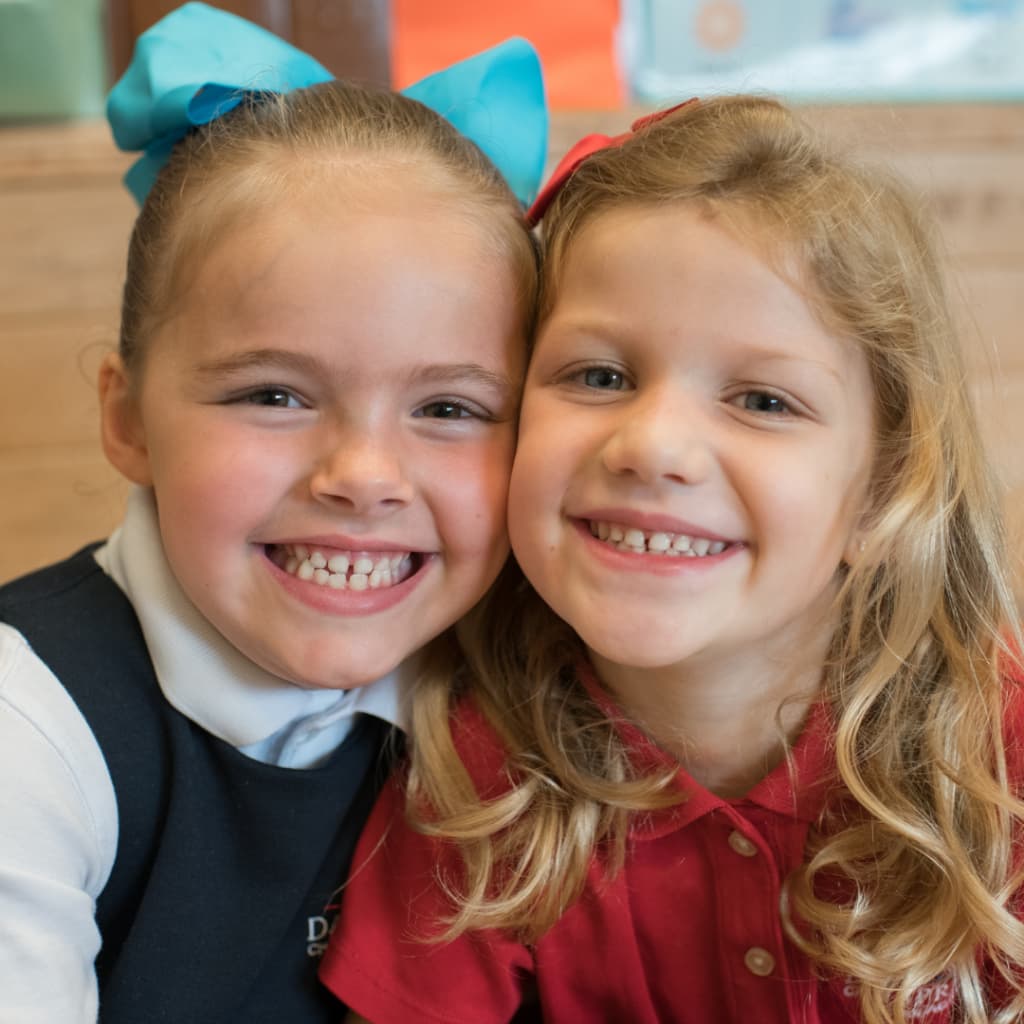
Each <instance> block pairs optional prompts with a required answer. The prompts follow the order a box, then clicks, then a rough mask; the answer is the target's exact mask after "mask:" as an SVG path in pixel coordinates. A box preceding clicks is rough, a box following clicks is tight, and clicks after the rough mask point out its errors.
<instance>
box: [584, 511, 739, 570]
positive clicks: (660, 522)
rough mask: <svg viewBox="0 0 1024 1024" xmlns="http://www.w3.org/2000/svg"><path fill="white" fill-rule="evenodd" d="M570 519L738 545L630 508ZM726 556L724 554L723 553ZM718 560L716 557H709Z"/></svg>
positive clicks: (670, 518) (706, 531)
mask: <svg viewBox="0 0 1024 1024" xmlns="http://www.w3.org/2000/svg"><path fill="white" fill-rule="evenodd" d="M569 519H570V520H571V521H572V522H573V524H574V525H577V524H579V523H584V524H586V523H587V522H595V521H596V522H605V523H616V524H618V525H619V526H628V527H632V528H633V529H635V530H646V531H648V532H661V533H685V534H686V536H687V537H704V538H706V539H707V540H710V541H721V542H722V543H723V544H737V543H738V542H737V541H736V539H735V538H734V537H726V536H725V535H724V534H721V533H716V532H715V531H714V530H709V529H707V528H706V527H704V526H697V525H695V524H694V523H689V522H686V521H685V520H683V519H676V518H675V516H666V515H663V514H660V513H655V512H641V511H638V510H637V509H629V508H596V509H590V510H589V511H586V512H579V513H576V512H574V513H572V514H571V515H569ZM723 554H724V552H723ZM709 557H711V558H716V557H717V556H716V555H711V556H709Z"/></svg>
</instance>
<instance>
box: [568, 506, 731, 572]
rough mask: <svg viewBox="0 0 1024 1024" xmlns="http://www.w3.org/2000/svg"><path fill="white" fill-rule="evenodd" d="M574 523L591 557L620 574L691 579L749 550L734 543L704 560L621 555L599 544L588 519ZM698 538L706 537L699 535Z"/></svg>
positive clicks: (623, 553)
mask: <svg viewBox="0 0 1024 1024" xmlns="http://www.w3.org/2000/svg"><path fill="white" fill-rule="evenodd" d="M610 521H613V522H617V523H623V525H630V526H632V525H634V523H633V522H628V523H626V522H623V521H622V520H621V519H615V520H610ZM662 521H663V522H664V521H665V520H664V517H662ZM677 522H678V520H677ZM570 523H571V524H572V527H573V529H574V530H575V532H576V535H577V536H578V537H579V538H580V540H581V542H582V543H583V545H584V547H585V549H586V551H587V553H588V554H589V555H590V556H591V557H593V558H594V559H596V560H597V561H598V562H600V563H601V564H602V565H605V566H607V567H608V568H610V569H614V570H615V571H617V572H644V573H649V574H650V575H652V576H674V577H677V576H691V575H693V574H694V573H699V572H709V571H711V570H712V569H715V568H717V567H718V566H720V565H721V564H722V563H723V562H725V561H727V560H728V559H730V558H732V557H733V556H734V555H736V554H738V553H739V552H740V551H743V550H745V548H746V545H745V544H738V543H732V544H731V545H730V546H729V547H727V548H726V549H725V550H724V551H720V552H719V553H718V554H717V555H702V556H701V557H700V558H685V557H681V556H673V555H662V554H658V553H656V552H652V551H646V552H643V553H642V554H640V553H638V552H635V551H620V550H619V549H618V548H613V547H612V546H611V545H610V544H608V543H606V542H605V541H603V540H598V538H597V537H595V536H594V535H593V534H592V533H591V532H590V527H589V526H588V525H587V524H588V520H587V519H575V518H573V519H570ZM636 528H637V529H642V527H639V526H637V527H636ZM645 529H648V530H651V529H659V527H651V526H648V527H645ZM660 529H663V530H665V532H667V533H672V532H678V533H685V532H686V530H671V529H666V528H665V527H660ZM698 536H704V535H702V534H698ZM709 539H715V538H709Z"/></svg>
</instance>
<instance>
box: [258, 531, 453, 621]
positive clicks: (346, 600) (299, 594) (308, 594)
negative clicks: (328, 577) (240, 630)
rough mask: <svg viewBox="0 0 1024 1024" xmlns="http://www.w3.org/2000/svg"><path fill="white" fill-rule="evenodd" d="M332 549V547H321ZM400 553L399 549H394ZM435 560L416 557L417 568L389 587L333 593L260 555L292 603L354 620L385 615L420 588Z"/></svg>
mask: <svg viewBox="0 0 1024 1024" xmlns="http://www.w3.org/2000/svg"><path fill="white" fill-rule="evenodd" d="M296 543H299V544H307V545H308V544H311V543H315V542H309V541H297V542H296ZM324 547H328V548H330V547H333V545H324ZM341 550H343V551H367V552H369V551H394V550H396V549H395V548H394V547H393V546H388V547H380V548H367V547H365V546H364V547H359V548H342V549H341ZM398 550H402V549H398ZM436 561H437V555H435V554H426V555H422V556H421V558H420V566H419V568H418V569H417V570H416V572H414V573H413V574H412V575H411V576H410V577H408V579H404V580H402V582H401V583H395V584H392V585H391V586H389V587H382V588H381V589H379V590H348V589H345V590H334V589H333V588H331V587H323V586H320V585H319V584H318V583H312V582H310V581H308V580H300V579H299V578H298V577H297V576H292V575H291V574H290V573H287V572H285V571H284V570H283V569H281V568H279V567H278V566H276V565H274V563H273V562H272V561H271V560H270V558H268V557H267V555H266V553H265V552H264V555H263V562H264V565H266V567H267V570H268V572H269V573H270V575H271V577H272V579H273V580H274V581H275V582H276V583H277V584H278V585H279V586H280V587H281V589H282V590H284V591H285V593H286V594H287V595H288V596H289V597H291V598H292V599H293V600H295V601H298V602H299V603H300V604H302V605H304V606H305V607H307V608H311V609H312V610H313V611H316V612H320V613H321V614H324V615H335V616H347V617H357V616H362V615H377V614H379V613H381V612H386V611H388V610H389V609H391V608H394V607H395V606H396V605H398V604H401V602H402V601H404V600H405V599H406V598H407V597H409V596H410V595H411V594H412V593H413V591H414V590H415V589H416V588H417V587H418V586H419V585H420V583H421V582H422V581H423V579H424V578H425V577H426V576H427V574H428V573H429V572H430V571H431V569H432V568H433V565H434V563H435V562H436Z"/></svg>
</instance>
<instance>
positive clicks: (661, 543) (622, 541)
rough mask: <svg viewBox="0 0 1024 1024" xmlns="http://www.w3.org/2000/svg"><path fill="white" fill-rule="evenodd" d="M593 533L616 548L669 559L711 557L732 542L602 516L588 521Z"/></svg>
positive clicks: (587, 523)
mask: <svg viewBox="0 0 1024 1024" xmlns="http://www.w3.org/2000/svg"><path fill="white" fill-rule="evenodd" d="M584 522H585V523H586V525H587V528H588V529H589V530H590V533H591V535H592V536H594V537H596V538H597V539H598V540H599V541H602V542H603V543H605V544H607V545H608V546H609V547H612V548H615V549H616V550H617V551H628V552H630V553H632V554H636V555H643V554H651V555H665V556H667V557H669V558H707V557H708V556H710V555H720V554H721V553H722V552H723V551H725V549H726V548H728V547H731V544H729V543H727V542H726V541H722V540H711V539H710V538H709V537H697V536H693V535H690V534H686V533H666V532H664V531H662V530H638V529H636V527H632V526H623V525H622V524H620V523H610V522H605V521H604V520H599V519H587V520H584Z"/></svg>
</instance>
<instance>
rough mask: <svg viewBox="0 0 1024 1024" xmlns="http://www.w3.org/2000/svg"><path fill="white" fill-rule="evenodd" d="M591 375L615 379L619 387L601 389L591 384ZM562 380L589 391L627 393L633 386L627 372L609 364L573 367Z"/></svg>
mask: <svg viewBox="0 0 1024 1024" xmlns="http://www.w3.org/2000/svg"><path fill="white" fill-rule="evenodd" d="M589 374H604V375H605V376H606V377H615V378H617V381H618V387H601V386H600V385H598V384H593V383H589V382H588V381H587V376H588V375H589ZM562 379H563V381H564V382H565V383H567V384H574V385H576V386H578V387H580V388H583V389H584V390H587V391H607V392H615V391H625V390H627V389H628V388H629V387H630V386H631V382H630V380H629V378H628V377H627V376H626V373H625V371H624V370H620V369H619V368H618V367H617V366H612V365H610V364H608V363H592V364H590V365H587V366H578V367H572V368H570V369H569V370H568V371H567V372H566V373H565V375H564V377H563V378H562Z"/></svg>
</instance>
